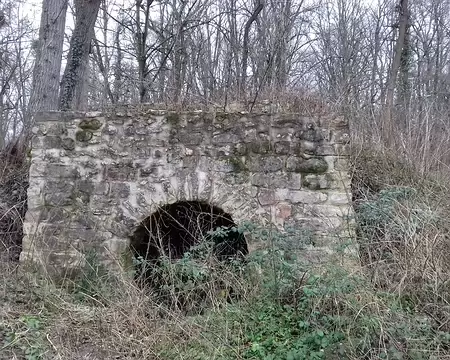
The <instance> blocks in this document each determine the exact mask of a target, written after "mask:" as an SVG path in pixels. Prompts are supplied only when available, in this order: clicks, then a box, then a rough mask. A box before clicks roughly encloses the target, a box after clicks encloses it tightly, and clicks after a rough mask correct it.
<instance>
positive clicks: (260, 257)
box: [0, 148, 450, 360]
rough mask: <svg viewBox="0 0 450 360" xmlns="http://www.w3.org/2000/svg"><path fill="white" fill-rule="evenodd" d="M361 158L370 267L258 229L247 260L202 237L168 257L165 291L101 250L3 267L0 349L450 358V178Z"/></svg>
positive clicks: (103, 355)
mask: <svg viewBox="0 0 450 360" xmlns="http://www.w3.org/2000/svg"><path fill="white" fill-rule="evenodd" d="M353 156H354V164H355V165H354V167H353V170H354V173H353V184H352V186H353V194H354V205H355V210H356V212H355V220H356V225H357V226H356V230H357V231H356V232H357V238H358V241H359V244H360V254H361V262H362V265H363V266H362V268H361V269H358V270H357V271H353V272H351V271H350V270H349V269H345V268H343V267H341V266H340V265H339V264H338V263H334V262H331V261H330V262H329V263H327V264H326V265H325V266H320V267H313V266H311V265H310V264H306V263H303V262H302V261H301V260H300V257H299V258H297V257H296V255H297V254H298V253H299V252H301V251H304V250H305V247H304V246H303V245H302V244H305V246H306V244H308V243H309V242H310V239H309V237H308V236H307V235H298V234H297V235H295V234H294V233H292V234H288V235H286V234H285V235H281V234H279V233H277V232H276V231H275V230H274V229H271V228H266V229H258V228H255V227H251V226H250V227H247V228H246V230H247V231H251V232H252V236H251V237H252V238H253V239H257V240H260V241H262V242H263V243H264V244H265V246H263V247H261V248H260V249H258V250H256V251H254V252H252V253H251V254H250V255H249V256H248V258H247V259H246V262H245V263H231V264H228V265H224V264H221V263H218V262H217V261H214V259H213V258H212V257H211V256H210V255H211V247H209V244H207V243H204V244H202V245H201V246H198V247H196V248H193V249H191V251H190V252H188V253H186V254H185V256H184V257H183V258H182V259H181V260H179V261H177V262H170V261H168V260H167V259H161V263H160V267H158V268H157V269H155V273H154V274H153V275H155V276H158V279H159V280H158V281H159V284H160V285H161V286H160V287H159V288H158V289H148V288H145V287H144V288H141V287H139V286H137V285H136V283H135V282H134V281H133V274H129V273H126V272H121V273H112V272H110V271H109V270H108V269H106V268H105V267H104V265H103V264H101V263H100V262H99V259H98V258H97V256H96V253H95V252H92V253H91V252H89V253H87V254H85V255H86V264H85V267H84V268H83V269H82V271H81V272H80V274H79V276H78V277H77V278H75V279H72V280H70V281H69V280H67V282H66V283H64V284H63V285H60V284H59V283H55V282H53V281H52V279H50V278H46V277H43V276H39V275H38V274H37V272H35V271H34V270H33V269H25V268H21V269H16V268H14V267H12V268H11V267H7V266H6V264H4V263H2V264H1V265H2V271H1V275H0V276H1V277H2V278H1V279H0V303H1V306H0V359H30V360H38V359H133V358H134V359H197V360H202V359H261V360H269V359H286V360H290V359H414V360H415V359H417V360H419V359H445V358H450V321H449V319H450V304H449V299H450V282H449V279H450V253H449V249H450V244H449V241H450V230H449V221H448V219H449V218H450V216H449V215H450V208H449V204H450V200H449V195H448V194H449V191H448V190H449V179H448V178H445V177H442V176H441V177H440V176H439V174H431V173H428V174H423V173H420V172H419V171H417V169H415V167H414V164H411V163H407V162H405V161H403V160H401V159H399V157H398V156H396V154H395V153H383V154H380V152H377V151H374V150H373V149H370V148H359V149H358V151H355V152H354V155H353ZM293 244H296V245H295V246H296V251H293ZM135 260H136V261H142V259H135ZM8 266H9V265H8ZM3 268H4V269H3ZM353 270H354V269H353Z"/></svg>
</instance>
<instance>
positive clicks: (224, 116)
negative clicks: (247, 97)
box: [215, 112, 230, 122]
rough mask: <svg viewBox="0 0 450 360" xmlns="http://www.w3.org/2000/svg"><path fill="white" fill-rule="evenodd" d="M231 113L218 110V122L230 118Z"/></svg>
mask: <svg viewBox="0 0 450 360" xmlns="http://www.w3.org/2000/svg"><path fill="white" fill-rule="evenodd" d="M229 115H230V114H228V113H226V112H218V113H216V119H215V120H216V122H222V121H225V120H227V119H228V117H229Z"/></svg>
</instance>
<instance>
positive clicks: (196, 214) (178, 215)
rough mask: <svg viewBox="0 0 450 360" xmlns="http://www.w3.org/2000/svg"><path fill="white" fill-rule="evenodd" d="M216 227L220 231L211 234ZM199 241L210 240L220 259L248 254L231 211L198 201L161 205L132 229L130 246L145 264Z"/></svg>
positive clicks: (174, 254) (178, 253)
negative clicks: (227, 211)
mask: <svg viewBox="0 0 450 360" xmlns="http://www.w3.org/2000/svg"><path fill="white" fill-rule="evenodd" d="M217 228H221V229H222V231H220V233H219V232H217V233H216V234H215V235H214V234H213V235H211V233H210V232H211V231H214V230H217ZM202 241H212V243H213V252H214V255H215V256H217V258H218V259H219V260H222V261H226V260H228V259H230V258H236V257H243V256H245V255H247V254H248V247H247V242H246V240H245V237H244V234H242V233H241V232H239V231H237V226H236V224H235V222H234V221H233V219H232V217H231V215H230V214H228V213H226V212H225V211H223V210H222V209H221V208H219V207H217V206H214V205H211V204H209V203H207V202H202V201H177V202H175V203H172V204H166V205H163V206H161V207H160V208H159V209H158V210H157V211H155V212H154V213H153V214H151V215H150V216H148V217H147V218H145V219H144V220H143V221H142V222H141V223H140V224H139V225H138V227H137V228H136V229H135V231H134V233H133V234H132V236H131V238H130V248H131V250H132V252H133V255H134V256H135V257H136V258H141V259H145V260H146V263H147V264H148V263H149V262H150V263H152V262H153V263H157V260H158V258H160V257H161V256H162V255H165V256H168V257H169V258H170V259H180V258H182V257H183V255H184V253H186V252H187V251H189V250H190V249H191V247H192V246H195V245H198V244H200V243H201V242H202ZM138 273H139V271H138ZM137 275H143V274H141V273H139V274H137Z"/></svg>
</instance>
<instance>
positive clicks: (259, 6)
mask: <svg viewBox="0 0 450 360" xmlns="http://www.w3.org/2000/svg"><path fill="white" fill-rule="evenodd" d="M263 8H264V2H263V0H258V3H257V4H256V7H255V9H254V10H253V13H252V16H250V18H249V19H248V20H247V22H246V24H245V29H244V42H243V52H242V69H241V81H240V86H239V93H240V95H242V94H245V86H246V81H247V62H248V42H249V37H250V27H251V26H252V24H253V22H255V20H256V19H257V17H258V15H259V13H260V12H261V11H262V9H263Z"/></svg>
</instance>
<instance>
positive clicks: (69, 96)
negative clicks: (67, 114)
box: [59, 0, 101, 110]
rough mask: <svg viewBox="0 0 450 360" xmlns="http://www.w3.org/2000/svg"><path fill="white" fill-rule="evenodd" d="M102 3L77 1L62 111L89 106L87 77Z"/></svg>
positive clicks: (61, 93) (88, 0)
mask: <svg viewBox="0 0 450 360" xmlns="http://www.w3.org/2000/svg"><path fill="white" fill-rule="evenodd" d="M100 3H101V0H75V17H76V22H75V29H74V31H73V34H72V38H71V39H70V48H69V55H68V59H67V65H66V69H65V70H64V75H63V79H62V82H61V90H60V99H59V106H60V109H61V110H69V109H72V110H80V109H82V108H84V107H86V105H87V104H86V94H85V91H84V88H85V83H86V82H85V76H86V70H87V68H88V66H89V51H90V47H91V41H92V38H93V36H94V25H95V21H96V20H97V14H98V10H99V8H100Z"/></svg>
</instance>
